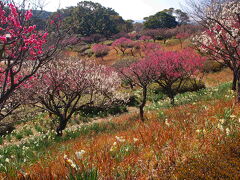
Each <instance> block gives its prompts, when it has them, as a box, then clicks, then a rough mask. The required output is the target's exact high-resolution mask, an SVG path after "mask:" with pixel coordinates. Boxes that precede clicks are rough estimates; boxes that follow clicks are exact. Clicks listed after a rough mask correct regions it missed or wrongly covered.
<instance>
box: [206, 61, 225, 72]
mask: <svg viewBox="0 0 240 180" xmlns="http://www.w3.org/2000/svg"><path fill="white" fill-rule="evenodd" d="M223 68H224V65H223V64H220V63H218V62H216V61H213V60H207V61H206V62H205V63H204V66H203V72H205V73H210V72H218V71H221V70H222V69H223Z"/></svg>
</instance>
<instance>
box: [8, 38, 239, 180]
mask: <svg viewBox="0 0 240 180" xmlns="http://www.w3.org/2000/svg"><path fill="white" fill-rule="evenodd" d="M169 43H170V45H169V46H167V47H166V48H167V49H169V50H178V49H179V48H180V45H179V44H177V42H169ZM171 43H172V44H171ZM175 43H176V44H175ZM117 58H118V57H114V56H113V55H111V54H110V55H109V57H108V58H106V62H107V64H111V63H112V62H113V61H115V60H116V59H117ZM106 62H104V63H106ZM222 77H224V78H222ZM229 80H231V73H230V72H229V71H228V70H225V69H224V70H223V71H221V72H218V73H212V74H208V75H206V76H205V77H204V81H205V82H206V83H207V85H208V87H214V86H218V87H216V88H210V89H207V90H203V91H200V92H196V93H185V94H183V95H179V96H178V97H177V98H176V99H177V102H179V103H178V106H175V107H167V106H165V104H166V103H168V102H164V101H163V102H161V103H159V104H157V105H156V104H151V105H150V107H148V109H150V110H149V111H148V113H147V119H148V120H147V121H146V122H145V123H142V122H140V121H139V120H138V117H137V114H136V113H131V114H124V115H121V116H119V117H116V118H113V119H112V122H106V123H104V122H103V123H100V124H97V125H90V126H89V127H86V128H83V129H80V130H79V131H78V132H77V133H68V134H67V136H65V138H64V139H62V140H53V141H50V142H48V143H49V144H48V145H46V146H44V145H42V146H43V147H44V148H39V153H40V154H42V155H39V157H38V158H37V157H36V158H35V161H32V163H30V164H29V163H28V164H27V165H25V166H24V167H23V169H24V171H25V172H27V173H28V174H29V176H31V177H32V178H33V179H40V178H41V179H51V178H59V179H61V178H65V177H66V176H70V174H71V173H72V174H75V176H77V175H79V177H80V176H81V177H83V176H85V178H83V179H95V175H96V174H95V173H96V171H97V173H98V177H99V178H103V179H133V178H137V179H149V178H151V179H176V178H179V179H200V178H206V177H207V178H210V179H211V178H214V179H216V178H232V179H236V178H239V176H240V174H239V169H238V167H239V163H240V161H239V158H238V153H239V150H238V149H239V145H240V143H239V142H238V141H239V140H237V139H239V138H238V137H239V132H238V130H239V127H240V122H239V118H240V112H239V108H238V107H237V106H236V105H235V104H234V96H233V93H232V92H231V91H229V89H230V84H229V83H225V82H228V81H229ZM223 83H225V84H223ZM219 85H220V86H219ZM116 136H118V137H120V136H121V137H122V138H123V139H124V140H125V141H124V142H119V141H117V139H116ZM114 142H116V145H114ZM36 150H37V148H36V149H35V150H32V152H33V154H36ZM80 150H85V151H86V153H85V154H84V156H83V158H82V159H80V160H79V159H76V156H75V152H77V151H80ZM64 154H67V156H68V157H69V158H70V159H72V160H74V163H76V164H77V165H78V168H79V170H78V171H75V170H74V168H71V167H70V164H69V163H68V162H66V161H65V160H64V158H63V157H64ZM34 157H35V156H34ZM21 164H22V165H23V164H24V163H21ZM189 164H190V165H189ZM206 167H207V168H206ZM11 168H12V167H11ZM11 168H10V169H11ZM8 174H9V175H10V174H11V173H8ZM27 176H28V175H27ZM15 177H16V176H15V175H13V176H12V178H13V179H14V178H15ZM9 178H10V176H9Z"/></svg>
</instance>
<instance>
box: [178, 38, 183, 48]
mask: <svg viewBox="0 0 240 180" xmlns="http://www.w3.org/2000/svg"><path fill="white" fill-rule="evenodd" d="M179 41H180V44H181V49H182V48H183V47H182V40H181V39H179Z"/></svg>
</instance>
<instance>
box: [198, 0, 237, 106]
mask: <svg viewBox="0 0 240 180" xmlns="http://www.w3.org/2000/svg"><path fill="white" fill-rule="evenodd" d="M201 19H202V22H204V26H205V28H206V29H205V31H203V32H202V33H201V34H200V35H198V36H196V37H194V38H193V40H194V42H195V45H196V47H197V48H198V49H199V50H200V51H202V52H203V53H205V54H206V55H208V56H209V57H210V58H211V59H213V60H215V61H218V62H219V63H222V64H224V65H225V66H227V67H229V68H230V69H231V70H232V72H233V85H232V89H233V90H236V89H238V102H240V81H239V78H240V76H239V72H240V2H239V1H236V0H234V1H224V2H221V1H218V2H214V3H212V4H211V5H209V6H207V8H206V9H205V13H204V17H202V18H201ZM237 84H238V85H237Z"/></svg>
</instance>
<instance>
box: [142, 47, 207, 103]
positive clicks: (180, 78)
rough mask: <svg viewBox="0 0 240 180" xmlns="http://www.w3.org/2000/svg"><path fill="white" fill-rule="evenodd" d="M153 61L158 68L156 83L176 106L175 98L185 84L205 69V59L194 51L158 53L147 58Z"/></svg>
mask: <svg viewBox="0 0 240 180" xmlns="http://www.w3.org/2000/svg"><path fill="white" fill-rule="evenodd" d="M146 59H147V60H148V61H153V62H154V63H152V64H155V67H156V68H157V74H156V79H155V82H157V83H158V84H159V86H160V87H161V89H162V92H163V93H165V94H166V95H167V96H168V97H169V98H170V100H171V104H172V105H174V97H175V96H176V94H177V93H179V90H180V89H181V88H182V87H183V86H184V84H185V83H186V82H187V81H188V80H190V79H191V78H195V76H197V73H199V72H200V70H201V69H202V67H203V63H204V61H205V58H203V57H201V56H200V55H198V54H196V53H195V52H194V51H193V50H192V49H184V50H182V51H179V52H175V51H158V52H155V53H152V54H150V55H149V56H147V57H146Z"/></svg>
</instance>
